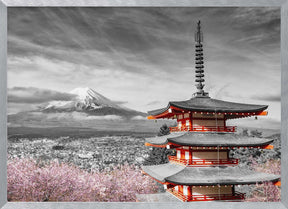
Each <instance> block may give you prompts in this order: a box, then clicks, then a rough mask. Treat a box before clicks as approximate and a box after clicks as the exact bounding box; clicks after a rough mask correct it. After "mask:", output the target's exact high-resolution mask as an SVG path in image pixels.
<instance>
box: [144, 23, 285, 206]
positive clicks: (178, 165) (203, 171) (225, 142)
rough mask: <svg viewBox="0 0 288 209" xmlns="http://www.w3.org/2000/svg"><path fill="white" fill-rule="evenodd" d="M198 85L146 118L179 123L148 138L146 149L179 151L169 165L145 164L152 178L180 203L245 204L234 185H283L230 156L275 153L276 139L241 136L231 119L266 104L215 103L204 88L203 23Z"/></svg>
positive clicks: (259, 110)
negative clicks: (256, 151)
mask: <svg viewBox="0 0 288 209" xmlns="http://www.w3.org/2000/svg"><path fill="white" fill-rule="evenodd" d="M195 42H196V58H195V59H196V61H195V63H196V70H195V72H196V80H195V81H196V83H197V84H196V87H197V92H196V93H195V94H193V97H192V98H191V99H190V100H186V101H172V102H169V104H168V106H167V107H165V108H162V109H157V110H153V111H150V112H148V114H149V116H148V119H153V120H155V119H176V120H177V126H176V127H170V134H169V135H165V136H159V137H154V138H148V139H146V143H145V145H146V146H152V147H166V148H167V149H175V150H176V155H175V156H168V158H169V163H166V164H160V165H153V166H143V171H144V173H145V174H147V175H149V176H151V177H152V178H153V179H154V180H156V181H157V182H160V183H161V184H163V185H164V188H165V189H166V190H167V191H168V192H170V193H171V194H173V195H174V197H177V198H178V200H181V201H185V202H190V201H214V200H223V201H241V200H243V199H244V198H245V194H243V193H239V192H236V191H235V186H237V185H245V184H256V183H263V182H267V181H271V182H274V183H277V182H278V183H279V180H280V176H278V175H273V174H267V173H260V172H255V171H252V170H249V169H243V168H241V167H239V166H238V159H234V158H230V157H229V150H231V149H237V148H255V149H259V148H260V149H272V148H273V146H272V145H269V144H270V143H271V142H272V141H273V140H270V139H266V138H257V137H249V136H241V135H239V134H236V133H235V132H236V127H235V126H227V125H226V121H227V120H229V119H237V118H245V117H252V116H255V117H256V116H264V115H267V112H266V111H265V110H266V109H267V108H268V106H267V105H254V104H242V103H234V102H228V101H222V100H217V99H212V98H210V97H209V95H208V93H207V92H205V91H204V90H203V87H204V81H205V80H204V69H203V68H204V65H203V64H204V62H203V45H202V42H203V34H202V32H201V26H200V21H199V22H198V25H197V32H196V33H195Z"/></svg>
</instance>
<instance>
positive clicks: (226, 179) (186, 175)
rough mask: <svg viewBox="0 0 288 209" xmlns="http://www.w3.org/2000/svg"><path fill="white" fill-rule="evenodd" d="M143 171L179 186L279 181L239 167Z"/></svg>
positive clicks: (171, 166) (168, 167) (152, 168)
mask: <svg viewBox="0 0 288 209" xmlns="http://www.w3.org/2000/svg"><path fill="white" fill-rule="evenodd" d="M142 169H143V171H144V172H145V173H147V174H149V175H150V176H152V177H153V178H155V179H156V180H158V181H160V182H163V183H174V184H181V185H195V186H196V185H216V184H219V185H233V184H255V183H263V182H267V181H272V182H276V181H278V180H280V176H279V175H274V174H268V173H261V172H255V171H252V170H249V169H246V170H245V169H243V168H242V169H241V168H240V167H230V166H225V167H186V166H183V165H178V164H174V163H166V164H161V165H153V166H143V167H142Z"/></svg>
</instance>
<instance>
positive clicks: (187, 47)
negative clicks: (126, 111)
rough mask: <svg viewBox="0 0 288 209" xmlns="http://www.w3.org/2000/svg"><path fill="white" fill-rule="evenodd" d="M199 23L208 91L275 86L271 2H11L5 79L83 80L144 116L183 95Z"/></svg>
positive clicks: (187, 91)
mask: <svg viewBox="0 0 288 209" xmlns="http://www.w3.org/2000/svg"><path fill="white" fill-rule="evenodd" d="M199 19H200V20H201V22H202V28H203V32H204V56H205V57H204V61H205V62H204V65H205V80H206V83H205V88H206V90H209V89H211V86H213V88H215V89H216V90H217V89H220V87H221V86H223V85H225V83H224V82H229V83H232V84H233V85H231V86H229V88H225V89H221V92H222V93H223V91H227V94H234V95H239V93H241V92H243V93H242V94H241V95H243V99H245V98H248V97H249V98H251V94H252V93H253V94H255V92H257V93H258V92H271V91H273V92H272V93H273V94H276V93H277V91H280V88H279V86H280V9H279V8H277V7H229V8H226V7H215V8H211V7H201V8H200V7H189V8H10V9H9V11H8V85H9V87H10V88H12V87H14V86H28V85H29V86H35V87H38V88H42V86H43V84H45V88H48V89H49V88H50V89H56V90H58V91H60V92H61V91H63V92H65V91H69V90H71V89H74V88H76V87H78V86H82V85H85V86H89V87H91V88H93V89H95V90H96V91H97V92H98V91H99V92H101V93H102V94H103V95H105V96H107V97H108V98H111V100H116V101H127V107H129V108H131V109H136V110H139V111H143V112H146V111H147V110H148V109H153V108H156V109H157V108H161V106H162V105H164V106H166V105H167V102H168V101H171V100H184V99H188V98H189V97H191V95H192V93H194V92H195V90H196V88H195V85H194V84H195V83H194V77H195V75H194V31H195V27H196V22H197V21H198V20H199ZM31 31H37V33H32V32H31ZM267 75H269V80H270V81H271V82H269V83H267V81H266V80H267ZM265 76H266V77H265ZM253 91H255V92H253ZM214 92H216V91H215V90H214ZM221 92H220V93H219V96H221ZM211 93H213V90H211ZM155 100H159V101H161V102H160V103H158V104H157V103H154V104H153V101H155ZM253 102H254V101H252V103H253ZM255 102H256V101H255ZM147 103H150V104H149V106H148V105H147Z"/></svg>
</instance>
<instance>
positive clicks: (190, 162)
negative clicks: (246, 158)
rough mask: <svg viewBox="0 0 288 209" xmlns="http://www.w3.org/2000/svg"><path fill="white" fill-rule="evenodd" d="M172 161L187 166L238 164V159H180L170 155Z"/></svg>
mask: <svg viewBox="0 0 288 209" xmlns="http://www.w3.org/2000/svg"><path fill="white" fill-rule="evenodd" d="M168 159H169V161H170V162H172V163H178V164H182V165H187V166H211V165H231V166H233V165H238V162H239V160H238V159H233V158H231V159H219V160H218V159H179V158H177V156H168Z"/></svg>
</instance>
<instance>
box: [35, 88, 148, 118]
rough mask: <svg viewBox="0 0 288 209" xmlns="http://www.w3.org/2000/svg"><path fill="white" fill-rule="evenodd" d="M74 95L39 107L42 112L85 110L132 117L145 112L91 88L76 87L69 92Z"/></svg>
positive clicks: (90, 112) (93, 112)
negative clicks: (68, 98)
mask: <svg viewBox="0 0 288 209" xmlns="http://www.w3.org/2000/svg"><path fill="white" fill-rule="evenodd" d="M69 93H70V94H72V95H75V97H74V99H72V100H71V101H51V102H49V103H48V104H47V105H45V106H44V107H42V108H41V110H40V111H42V112H73V111H77V112H85V113H88V114H92V115H120V116H126V117H133V116H136V115H140V116H145V113H142V112H138V111H135V110H132V109H128V108H126V107H123V106H121V105H118V104H117V103H115V102H113V101H111V100H110V99H108V98H106V97H105V96H103V95H101V94H99V93H98V92H96V91H94V90H93V89H91V88H88V87H85V88H76V89H73V90H72V91H70V92H69Z"/></svg>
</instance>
